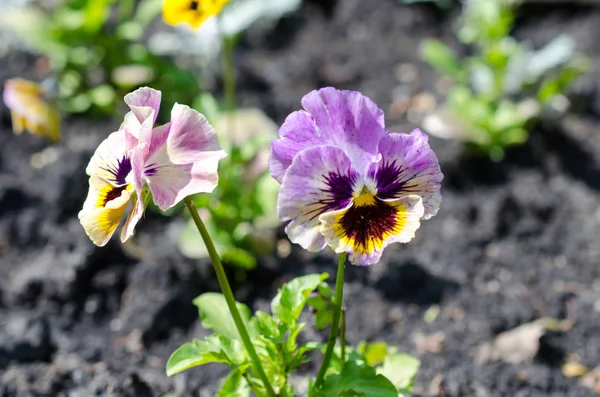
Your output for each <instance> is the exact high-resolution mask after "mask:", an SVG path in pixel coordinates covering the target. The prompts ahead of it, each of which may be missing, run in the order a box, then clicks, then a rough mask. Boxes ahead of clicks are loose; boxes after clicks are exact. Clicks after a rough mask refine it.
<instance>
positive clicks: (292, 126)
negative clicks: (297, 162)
mask: <svg viewBox="0 0 600 397" xmlns="http://www.w3.org/2000/svg"><path fill="white" fill-rule="evenodd" d="M327 143H329V141H328V138H327V137H326V136H323V135H322V134H321V133H320V131H319V130H318V129H317V127H316V125H315V120H314V119H313V118H312V116H311V115H310V114H308V113H307V112H306V111H304V110H300V111H297V112H293V113H291V114H290V115H289V116H288V117H287V118H286V119H285V121H284V123H283V125H282V126H281V128H280V129H279V138H278V139H275V140H273V141H271V157H270V158H269V169H270V171H271V176H272V177H273V178H275V180H276V181H277V182H279V183H281V182H282V181H283V175H284V174H285V171H286V170H287V169H288V168H289V166H290V165H291V164H292V160H293V159H294V157H295V156H296V155H297V154H298V153H299V152H300V151H302V150H304V149H306V148H308V147H312V146H318V145H324V144H327Z"/></svg>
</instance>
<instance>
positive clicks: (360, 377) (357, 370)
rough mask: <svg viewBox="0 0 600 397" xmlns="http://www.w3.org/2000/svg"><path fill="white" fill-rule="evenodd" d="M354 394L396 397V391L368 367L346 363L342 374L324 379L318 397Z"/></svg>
mask: <svg viewBox="0 0 600 397" xmlns="http://www.w3.org/2000/svg"><path fill="white" fill-rule="evenodd" d="M350 392H354V393H356V394H358V395H360V396H366V397H398V389H397V388H396V387H395V386H394V385H393V384H392V382H390V381H389V380H388V379H387V378H386V377H385V376H383V375H381V374H377V373H376V372H375V370H374V369H373V368H371V367H369V366H359V365H358V364H356V363H355V362H352V361H349V362H347V363H346V365H345V366H344V368H343V369H342V372H340V373H339V374H335V375H329V376H328V377H326V378H325V381H324V384H323V387H322V389H321V390H319V391H318V392H317V395H318V396H319V397H339V396H340V395H344V394H346V393H350Z"/></svg>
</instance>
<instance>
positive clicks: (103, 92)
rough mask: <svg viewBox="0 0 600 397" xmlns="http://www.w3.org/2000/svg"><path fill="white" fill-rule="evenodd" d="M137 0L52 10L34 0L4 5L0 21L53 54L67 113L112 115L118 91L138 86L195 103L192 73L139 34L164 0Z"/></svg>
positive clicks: (79, 2)
mask: <svg viewBox="0 0 600 397" xmlns="http://www.w3.org/2000/svg"><path fill="white" fill-rule="evenodd" d="M40 3H45V2H40ZM137 3H138V2H136V1H134V0H121V1H116V0H66V1H64V2H59V3H58V5H57V6H56V7H55V8H51V9H44V8H42V6H43V5H44V4H42V5H40V6H36V5H33V4H32V5H28V6H25V7H22V8H13V9H8V10H4V11H3V12H2V15H1V16H0V22H1V23H2V24H3V25H4V26H5V27H7V28H9V29H11V30H12V31H14V32H15V33H16V34H17V37H19V38H20V39H21V41H23V42H24V43H25V44H26V45H27V46H28V47H29V48H30V49H31V50H32V51H34V52H36V53H39V54H41V55H43V56H44V57H45V58H46V59H47V60H48V70H47V73H48V74H49V76H51V77H52V80H54V84H53V85H54V87H55V89H54V91H55V95H56V97H57V99H58V103H59V107H60V108H61V109H63V110H65V111H66V112H68V113H84V112H85V113H87V114H88V115H99V116H100V115H106V114H115V110H116V109H115V107H116V105H117V103H118V101H119V98H122V97H123V96H124V95H125V94H126V93H127V92H129V91H131V90H132V89H133V88H136V87H138V86H141V85H152V86H154V87H157V88H159V89H162V90H163V93H164V96H163V102H165V103H167V104H169V105H173V104H174V103H175V101H176V99H175V98H177V100H178V101H180V102H191V101H192V100H193V99H194V98H195V97H196V95H197V94H198V83H197V81H196V78H195V76H194V75H193V74H192V73H190V72H188V71H185V70H182V69H180V68H179V67H177V66H176V65H175V64H174V63H173V62H172V61H171V60H169V59H167V58H165V57H160V56H156V55H154V54H153V53H152V52H151V51H150V50H149V49H148V47H147V46H146V45H145V44H143V42H142V40H141V39H142V36H143V34H144V30H145V29H146V27H147V25H148V24H149V23H150V22H151V21H152V20H154V18H156V16H157V15H158V14H159V13H160V6H161V2H160V1H157V0H149V1H143V2H139V4H137ZM136 4H137V5H136ZM163 116H166V115H163ZM163 118H164V117H163Z"/></svg>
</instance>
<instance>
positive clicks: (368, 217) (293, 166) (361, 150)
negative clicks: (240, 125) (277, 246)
mask: <svg viewBox="0 0 600 397" xmlns="http://www.w3.org/2000/svg"><path fill="white" fill-rule="evenodd" d="M302 106H303V107H304V110H300V111H296V112H293V113H292V114H290V115H289V116H288V118H287V119H286V120H285V122H284V124H283V125H282V126H281V128H280V130H279V138H278V139H276V140H274V141H272V142H271V158H270V170H271V175H272V176H273V178H275V179H276V180H277V181H278V182H279V183H281V190H280V192H279V198H278V203H277V211H278V214H279V217H280V219H281V220H282V221H290V222H289V224H288V225H287V227H286V233H287V234H288V236H289V238H290V240H291V241H292V242H294V243H297V244H300V245H301V246H302V247H303V248H305V249H308V250H309V251H320V250H322V249H323V248H325V246H327V245H329V246H330V247H331V248H333V249H334V251H335V252H338V253H341V252H348V253H349V254H350V262H351V263H352V264H355V265H360V266H366V265H371V264H373V263H376V262H377V261H379V259H380V257H381V254H382V252H383V249H384V248H385V247H386V246H387V245H388V244H390V243H393V242H404V243H406V242H408V241H410V240H411V239H412V238H413V237H414V235H415V232H416V230H417V229H418V228H419V225H420V220H421V218H423V219H428V218H430V217H432V216H434V215H435V214H436V213H437V211H438V208H439V205H440V201H441V198H442V197H441V193H440V187H441V182H442V179H443V175H442V173H441V171H440V167H439V165H438V161H437V157H436V156H435V153H433V151H432V150H431V148H430V147H429V144H428V142H427V140H428V137H427V135H425V134H423V133H422V132H421V131H420V130H418V129H417V130H414V131H412V132H411V133H410V134H406V133H392V132H389V131H387V130H386V129H385V125H384V115H383V111H382V110H381V109H379V108H378V107H377V105H375V103H374V102H373V101H372V100H371V99H369V98H367V97H365V96H364V95H362V94H361V93H359V92H355V91H340V90H337V89H335V88H331V87H327V88H322V89H320V90H316V91H312V92H310V93H308V94H307V95H306V96H304V98H302Z"/></svg>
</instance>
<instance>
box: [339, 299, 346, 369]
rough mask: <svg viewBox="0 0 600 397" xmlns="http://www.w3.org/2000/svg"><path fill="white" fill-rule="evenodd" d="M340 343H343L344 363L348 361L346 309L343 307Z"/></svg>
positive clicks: (342, 355)
mask: <svg viewBox="0 0 600 397" xmlns="http://www.w3.org/2000/svg"><path fill="white" fill-rule="evenodd" d="M340 344H341V345H342V354H341V358H342V363H343V362H345V361H346V310H344V309H342V313H341V316H340Z"/></svg>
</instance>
